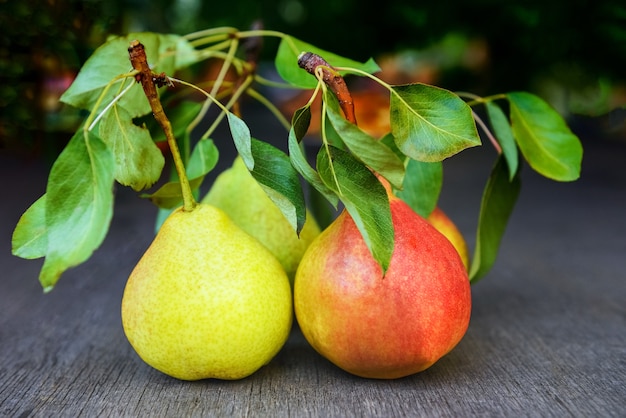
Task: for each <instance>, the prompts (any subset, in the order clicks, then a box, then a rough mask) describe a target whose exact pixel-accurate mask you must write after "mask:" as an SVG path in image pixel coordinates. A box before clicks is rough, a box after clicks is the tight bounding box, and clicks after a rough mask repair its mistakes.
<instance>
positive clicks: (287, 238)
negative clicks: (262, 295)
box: [202, 157, 320, 283]
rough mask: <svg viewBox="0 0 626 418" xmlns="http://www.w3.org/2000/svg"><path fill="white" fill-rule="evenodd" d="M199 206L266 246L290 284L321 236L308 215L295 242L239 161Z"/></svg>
mask: <svg viewBox="0 0 626 418" xmlns="http://www.w3.org/2000/svg"><path fill="white" fill-rule="evenodd" d="M202 202H203V203H208V204H211V205H213V206H216V207H218V208H220V209H222V210H223V211H224V212H226V213H227V214H228V216H230V218H231V219H232V220H233V222H235V223H236V224H237V225H238V226H239V227H240V228H241V229H243V230H244V231H246V232H247V233H248V234H250V235H252V236H253V237H255V238H256V239H258V240H259V241H260V242H261V243H262V244H263V245H265V246H266V247H267V248H268V249H269V250H270V252H272V254H274V255H275V256H276V258H277V259H278V261H280V263H281V264H282V265H283V268H284V269H285V271H286V272H287V276H288V277H289V280H290V281H291V282H292V283H293V278H294V277H295V274H296V270H297V269H298V264H299V263H300V260H301V259H302V256H303V255H304V252H305V251H306V249H307V247H308V246H309V244H310V243H311V241H313V239H314V238H315V237H317V236H318V235H319V234H320V228H319V226H318V225H317V223H316V222H315V219H314V218H313V216H311V215H310V214H309V213H307V220H306V222H305V224H304V227H303V228H302V231H300V237H299V238H298V235H297V234H296V232H295V231H294V229H293V228H292V227H291V225H290V224H289V222H288V221H287V219H286V218H285V217H284V216H283V214H282V212H281V211H280V209H278V207H277V206H276V205H275V204H274V202H272V200H271V199H270V198H269V197H268V196H267V194H266V193H265V192H264V191H263V188H262V187H261V186H260V185H259V184H258V183H257V181H256V180H255V179H254V177H252V174H250V172H249V171H248V169H247V168H246V166H245V164H244V162H243V160H242V159H241V157H237V158H235V161H234V162H233V165H232V167H230V168H229V169H227V170H225V171H224V172H222V173H221V174H220V175H219V176H218V177H217V178H216V179H215V182H214V183H213V185H212V186H211V189H210V190H209V192H208V193H207V195H206V196H205V197H204V198H203V199H202Z"/></svg>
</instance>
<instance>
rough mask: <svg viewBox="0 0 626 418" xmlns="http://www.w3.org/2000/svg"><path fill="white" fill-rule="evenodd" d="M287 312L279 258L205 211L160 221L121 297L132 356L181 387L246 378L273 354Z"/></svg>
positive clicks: (288, 319)
mask: <svg viewBox="0 0 626 418" xmlns="http://www.w3.org/2000/svg"><path fill="white" fill-rule="evenodd" d="M292 315H293V313H292V294H291V287H290V284H289V280H288V278H287V275H286V274H285V272H284V270H283V268H282V266H281V265H280V263H279V262H278V260H276V258H275V257H274V256H273V255H272V254H271V253H270V252H269V251H268V250H267V249H266V248H265V247H264V246H263V245H261V244H260V243H259V242H258V241H257V240H256V239H254V238H252V237H250V236H249V235H248V234H246V233H245V232H244V231H242V230H241V229H240V228H239V227H237V226H236V225H235V224H234V223H233V222H232V221H231V220H230V218H229V217H228V216H227V215H226V214H225V213H224V212H223V211H222V210H220V209H217V208H215V207H212V206H210V205H207V204H197V206H196V207H195V208H194V209H193V210H191V211H188V212H185V211H183V210H182V208H179V209H177V210H176V211H174V212H173V213H172V214H171V215H170V216H169V217H168V218H167V219H166V221H165V222H164V223H163V225H162V227H161V229H160V231H159V233H158V234H157V236H156V237H155V239H154V241H153V242H152V244H151V245H150V247H149V248H148V249H147V250H146V252H145V254H144V255H143V257H142V258H141V259H140V260H139V263H138V264H137V266H136V267H135V269H134V270H133V272H132V273H131V275H130V277H129V279H128V282H127V284H126V288H125V289H124V295H123V298H122V325H123V328H124V332H125V334H126V337H127V338H128V341H129V342H130V344H131V345H132V347H133V348H134V349H135V351H136V352H137V354H138V355H139V356H140V357H141V358H142V359H143V360H144V361H145V362H146V363H147V364H149V365H150V366H152V367H154V368H155V369H157V370H160V371H161V372H163V373H165V374H168V375H170V376H172V377H175V378H178V379H181V380H199V379H206V378H216V379H226V380H233V379H241V378H244V377H246V376H249V375H250V374H252V373H254V372H255V371H256V370H258V369H259V368H260V367H262V366H263V365H265V364H267V363H268V362H269V361H270V360H271V359H272V358H273V357H274V356H275V355H276V354H277V353H278V352H279V351H280V349H281V348H282V346H283V345H284V343H285V342H286V340H287V337H288V336H289V332H290V329H291V324H292Z"/></svg>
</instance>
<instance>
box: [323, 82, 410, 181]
mask: <svg viewBox="0 0 626 418" xmlns="http://www.w3.org/2000/svg"><path fill="white" fill-rule="evenodd" d="M324 100H326V101H327V105H328V106H327V108H326V114H327V115H328V119H329V120H330V123H331V124H332V125H333V127H334V128H335V131H336V132H337V134H338V135H339V137H340V138H341V141H342V142H343V143H344V144H345V145H346V146H347V147H348V148H349V149H350V151H351V152H352V154H353V155H354V156H355V157H356V158H357V159H358V160H360V161H361V162H362V163H364V164H365V165H367V166H368V167H369V168H371V169H372V170H374V171H375V172H376V173H378V174H380V175H381V176H383V177H384V178H386V179H387V180H388V181H389V183H391V185H392V186H394V187H396V188H401V187H402V180H403V178H404V164H403V162H402V160H401V159H400V158H398V156H397V155H396V154H395V153H394V152H393V151H392V150H391V149H389V148H388V147H387V146H386V145H385V144H383V143H382V142H380V141H378V140H376V139H375V138H374V137H372V136H370V135H368V134H367V133H366V132H364V131H362V130H361V129H359V127H358V126H356V125H354V124H352V123H350V122H348V121H347V120H346V119H345V118H344V117H343V116H342V115H341V113H340V110H339V102H338V101H337V98H336V97H335V96H334V95H332V94H330V93H329V94H327V95H325V96H324Z"/></svg>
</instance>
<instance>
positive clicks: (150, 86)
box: [128, 40, 197, 212]
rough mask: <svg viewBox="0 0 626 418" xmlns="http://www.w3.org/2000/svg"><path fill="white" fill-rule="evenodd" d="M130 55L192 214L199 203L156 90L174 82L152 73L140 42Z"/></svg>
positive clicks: (131, 45)
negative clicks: (165, 140)
mask: <svg viewBox="0 0 626 418" xmlns="http://www.w3.org/2000/svg"><path fill="white" fill-rule="evenodd" d="M128 55H129V58H130V62H131V64H132V65H133V68H134V69H135V70H137V71H138V72H137V74H136V75H135V79H136V80H137V82H138V83H141V86H142V87H143V91H144V93H145V95H146V98H147V99H148V102H149V103H150V108H152V114H153V115H154V118H155V119H156V121H157V122H158V123H159V125H160V126H161V129H163V132H164V133H165V137H166V138H167V144H168V145H169V147H170V151H171V152H172V158H173V159H174V165H175V167H176V172H177V173H178V179H179V181H180V188H181V193H182V195H183V210H184V211H186V212H190V211H192V210H193V209H194V207H195V206H196V204H197V203H196V200H195V199H194V197H193V193H192V191H191V186H190V185H189V179H188V178H187V174H186V172H185V164H184V163H183V159H182V158H181V156H180V150H179V149H178V144H177V143H176V138H174V133H173V131H172V124H171V123H170V121H169V119H168V118H167V116H166V115H165V111H164V110H163V106H162V105H161V101H160V100H159V95H158V93H157V89H156V88H157V86H158V87H162V86H164V85H166V84H167V85H171V84H172V81H171V79H170V78H169V77H167V76H166V75H165V74H164V73H162V74H158V75H157V74H155V73H153V72H152V70H151V69H150V66H149V65H148V58H147V57H146V50H145V48H144V46H143V45H142V44H141V43H140V42H139V41H137V40H135V41H132V42H131V43H130V46H129V47H128Z"/></svg>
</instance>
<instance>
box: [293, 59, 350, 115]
mask: <svg viewBox="0 0 626 418" xmlns="http://www.w3.org/2000/svg"><path fill="white" fill-rule="evenodd" d="M298 66H299V67H300V68H302V69H304V70H305V71H306V72H308V73H309V74H312V75H314V76H316V77H317V75H316V71H317V69H318V68H319V69H320V71H321V72H322V80H323V81H324V84H326V86H328V88H329V89H330V90H331V91H332V92H333V93H334V94H335V96H336V97H337V100H338V101H339V106H341V110H342V112H343V114H344V116H345V117H346V120H348V122H350V123H353V124H355V125H356V115H355V113H354V102H353V101H352V95H351V94H350V90H348V86H347V85H346V81H345V80H344V79H343V77H342V76H341V74H339V72H337V71H336V70H335V69H334V68H333V67H332V66H331V65H330V64H329V63H328V62H326V60H324V58H322V57H320V56H319V55H317V54H314V53H312V52H303V53H302V54H300V56H299V57H298Z"/></svg>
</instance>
